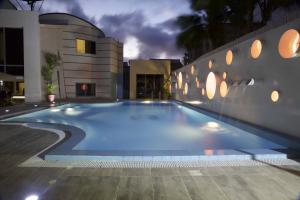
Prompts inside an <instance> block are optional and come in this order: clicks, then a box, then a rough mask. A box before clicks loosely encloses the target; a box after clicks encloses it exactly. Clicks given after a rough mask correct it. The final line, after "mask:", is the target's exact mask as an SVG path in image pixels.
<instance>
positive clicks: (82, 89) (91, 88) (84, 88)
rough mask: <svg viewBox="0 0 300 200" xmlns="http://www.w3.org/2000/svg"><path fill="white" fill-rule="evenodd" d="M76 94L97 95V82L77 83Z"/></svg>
mask: <svg viewBox="0 0 300 200" xmlns="http://www.w3.org/2000/svg"><path fill="white" fill-rule="evenodd" d="M76 96H78V97H90V96H96V84H95V83H76Z"/></svg>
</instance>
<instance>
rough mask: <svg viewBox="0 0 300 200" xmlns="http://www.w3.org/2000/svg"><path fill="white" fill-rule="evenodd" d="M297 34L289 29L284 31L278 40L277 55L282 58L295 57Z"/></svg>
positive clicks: (297, 47) (298, 37)
mask: <svg viewBox="0 0 300 200" xmlns="http://www.w3.org/2000/svg"><path fill="white" fill-rule="evenodd" d="M299 39H300V36H299V32H298V31H296V30H294V29H290V30H288V31H286V32H285V33H284V34H283V35H282V36H281V38H280V41H279V46H278V50H279V54H280V55H281V57H283V58H292V57H294V56H295V55H296V53H297V51H298V49H299Z"/></svg>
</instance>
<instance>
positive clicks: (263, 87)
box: [172, 19, 300, 138]
mask: <svg viewBox="0 0 300 200" xmlns="http://www.w3.org/2000/svg"><path fill="white" fill-rule="evenodd" d="M288 29H296V30H298V31H299V30H300V19H298V20H295V21H293V22H291V23H288V24H285V25H283V26H280V27H277V28H273V29H270V30H269V31H257V34H251V35H248V36H246V37H245V38H250V39H247V40H244V41H242V42H239V43H238V42H232V43H230V44H228V45H226V46H224V47H221V48H219V49H217V50H216V51H214V52H212V53H208V54H206V55H204V56H202V57H200V58H199V59H197V60H196V61H195V62H194V63H192V64H190V65H187V66H185V67H183V68H181V69H179V70H177V71H176V73H177V74H178V73H179V72H182V73H183V84H182V85H183V86H184V84H185V83H186V82H187V83H188V85H189V92H188V94H187V95H186V96H185V95H183V89H179V90H177V91H175V96H176V97H175V98H176V99H177V100H180V101H195V100H197V101H201V102H202V104H201V105H198V106H199V107H202V108H205V109H207V110H210V111H214V112H217V113H220V114H225V115H228V116H231V117H234V118H237V119H241V120H244V121H247V122H250V123H253V124H256V125H259V126H262V127H266V128H269V129H272V130H275V131H279V132H281V133H284V134H288V135H292V136H296V137H298V138H300V92H299V91H300V57H299V56H298V57H294V58H291V59H283V58H281V56H280V55H279V52H278V42H279V40H280V37H281V35H282V34H283V33H284V32H285V31H287V30H288ZM254 35H255V36H254ZM255 39H260V40H261V41H262V43H263V49H262V53H261V55H260V57H259V58H258V59H257V60H255V59H252V58H251V56H250V47H251V44H252V42H253V41H254V40H255ZM229 49H231V50H233V52H234V61H233V64H232V65H231V66H227V65H226V61H225V55H226V52H227V50H229ZM210 59H212V60H213V61H214V64H213V67H212V69H209V68H208V62H209V60H210ZM192 65H194V66H195V68H196V73H195V75H191V72H190V71H191V66H192ZM210 71H212V72H215V73H216V74H219V75H220V76H222V73H223V72H227V73H228V77H227V82H231V83H238V82H240V81H243V80H244V81H246V80H248V79H251V78H254V79H255V80H256V81H255V84H254V85H253V86H246V85H245V84H240V85H235V84H233V85H231V86H230V89H229V93H228V96H227V97H226V98H222V97H220V92H219V84H218V86H217V92H216V95H215V97H214V99H213V100H208V98H207V97H206V96H202V95H201V90H202V89H201V88H203V87H205V81H206V77H207V75H208V73H209V72H210ZM186 74H188V77H187V76H186ZM196 76H198V77H199V79H200V82H201V84H200V87H201V88H197V87H196V83H195V78H196ZM172 77H173V79H174V76H172ZM173 90H175V89H174V88H173ZM272 90H279V91H280V92H281V95H280V99H279V101H278V102H277V103H273V102H272V101H271V99H270V94H271V92H272Z"/></svg>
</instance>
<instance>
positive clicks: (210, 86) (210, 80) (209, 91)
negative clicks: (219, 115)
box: [206, 72, 217, 100]
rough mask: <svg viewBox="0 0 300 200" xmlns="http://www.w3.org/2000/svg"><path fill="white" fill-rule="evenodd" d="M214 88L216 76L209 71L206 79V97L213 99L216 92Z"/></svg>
mask: <svg viewBox="0 0 300 200" xmlns="http://www.w3.org/2000/svg"><path fill="white" fill-rule="evenodd" d="M216 88H217V79H216V76H215V74H214V73H213V72H210V73H209V74H208V75H207V79H206V95H207V97H208V99H210V100H211V99H213V98H214V96H215V93H216Z"/></svg>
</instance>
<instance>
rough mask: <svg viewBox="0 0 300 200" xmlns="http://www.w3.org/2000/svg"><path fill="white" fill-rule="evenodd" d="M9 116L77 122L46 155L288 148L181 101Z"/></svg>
mask: <svg viewBox="0 0 300 200" xmlns="http://www.w3.org/2000/svg"><path fill="white" fill-rule="evenodd" d="M6 121H8V122H28V123H33V124H36V125H37V126H39V125H41V126H49V125H50V126H52V127H53V125H55V126H57V127H61V129H63V130H64V129H65V128H64V127H69V126H71V127H75V129H73V130H71V131H70V132H73V133H72V136H71V137H70V138H69V139H67V140H66V141H65V142H63V143H62V144H60V145H58V147H56V148H54V149H52V151H50V152H48V153H47V155H46V156H45V158H46V159H54V160H56V159H58V160H59V159H110V160H111V159H113V160H114V159H117V160H118V159H126V158H128V159H158V160H161V159H163V160H164V159H200V158H201V159H210V158H212V156H215V157H214V158H222V159H227V158H228V159H232V158H233V157H232V156H234V158H238V159H242V158H250V157H252V156H253V155H254V154H255V155H256V154H257V155H261V156H262V155H268V156H279V157H282V156H285V155H284V154H282V153H280V152H278V151H275V150H276V149H285V148H286V147H285V146H283V145H281V144H277V143H275V142H273V141H270V140H267V139H264V138H262V137H259V136H257V135H255V134H252V133H250V132H248V131H246V130H242V129H240V128H237V127H235V126H232V125H230V124H228V123H225V122H222V121H219V120H217V119H215V118H212V117H210V116H207V115H205V114H202V113H200V112H197V111H195V110H193V109H190V108H188V107H185V106H183V105H180V104H178V103H176V102H155V103H153V102H148V101H144V102H119V103H102V104H67V105H63V106H59V107H54V108H50V109H46V110H42V111H38V112H34V113H30V114H25V115H21V116H17V117H13V118H10V119H7V120H6ZM58 124H59V125H58ZM225 156H226V157H225ZM228 156H229V157H228ZM230 156H231V157H230Z"/></svg>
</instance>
